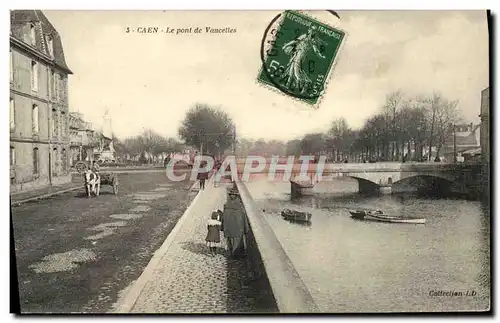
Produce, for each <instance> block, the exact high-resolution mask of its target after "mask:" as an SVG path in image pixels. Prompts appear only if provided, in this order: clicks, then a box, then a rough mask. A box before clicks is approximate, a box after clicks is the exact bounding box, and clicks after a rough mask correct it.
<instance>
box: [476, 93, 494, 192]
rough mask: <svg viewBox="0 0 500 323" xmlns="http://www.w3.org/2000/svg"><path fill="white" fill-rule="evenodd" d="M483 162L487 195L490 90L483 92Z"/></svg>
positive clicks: (489, 158) (488, 179)
mask: <svg viewBox="0 0 500 323" xmlns="http://www.w3.org/2000/svg"><path fill="white" fill-rule="evenodd" d="M479 117H480V118H481V161H482V164H483V183H484V185H485V187H484V192H485V193H486V194H485V195H488V196H489V191H490V186H489V185H490V184H489V183H490V160H491V155H490V88H489V87H487V88H486V89H484V90H483V91H482V92H481V114H480V115H479Z"/></svg>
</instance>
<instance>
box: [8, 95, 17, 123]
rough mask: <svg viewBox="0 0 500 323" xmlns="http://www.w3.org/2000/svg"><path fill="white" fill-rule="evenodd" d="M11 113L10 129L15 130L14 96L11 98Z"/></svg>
mask: <svg viewBox="0 0 500 323" xmlns="http://www.w3.org/2000/svg"><path fill="white" fill-rule="evenodd" d="M9 115H10V130H14V129H15V128H16V108H15V106H14V98H10V106H9Z"/></svg>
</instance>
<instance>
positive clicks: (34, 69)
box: [31, 61, 38, 91]
mask: <svg viewBox="0 0 500 323" xmlns="http://www.w3.org/2000/svg"><path fill="white" fill-rule="evenodd" d="M31 89H32V90H33V91H38V63H37V62H35V61H31Z"/></svg>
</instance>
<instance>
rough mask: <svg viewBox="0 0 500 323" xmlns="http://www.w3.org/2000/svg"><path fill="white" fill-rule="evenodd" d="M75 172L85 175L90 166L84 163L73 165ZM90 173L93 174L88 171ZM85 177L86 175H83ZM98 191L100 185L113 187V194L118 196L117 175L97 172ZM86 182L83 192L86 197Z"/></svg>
mask: <svg viewBox="0 0 500 323" xmlns="http://www.w3.org/2000/svg"><path fill="white" fill-rule="evenodd" d="M75 168H76V170H77V171H78V173H80V174H85V173H86V172H87V171H89V170H90V166H89V165H88V164H87V163H86V162H78V163H76V165H75ZM90 173H93V172H92V170H90ZM85 176H86V175H85ZM99 177H100V181H99V188H98V189H99V191H100V188H101V186H102V185H109V186H112V187H113V194H114V195H118V185H119V182H118V174H116V173H110V172H99ZM87 183H88V182H87V180H85V191H86V193H87V195H88V194H89V188H88V186H87Z"/></svg>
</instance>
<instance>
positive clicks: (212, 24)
mask: <svg viewBox="0 0 500 323" xmlns="http://www.w3.org/2000/svg"><path fill="white" fill-rule="evenodd" d="M490 21H491V16H490V13H489V12H488V11H485V10H477V11H472V10H471V11H451V10H449V11H370V10H364V11H359V10H358V11H356V10H350V11H349V10H343V11H332V10H281V11H279V10H278V11H266V10H262V11H168V10H158V11H139V10H138V11H118V10H117V11H78V10H73V11H71V10H11V11H10V35H9V40H10V41H9V44H10V46H9V47H10V48H9V55H10V56H9V60H10V69H9V94H10V97H9V102H10V104H9V119H8V120H9V129H10V154H9V156H10V165H9V170H10V173H9V174H10V204H11V223H12V231H11V232H12V234H11V241H12V244H11V253H12V258H11V268H15V270H12V271H11V282H12V283H11V289H12V290H11V295H13V297H12V299H11V312H15V313H139V314H177V313H195V314H197V313H198V314H199V313H204V314H210V313H212V314H213V313H249V314H250V313H267V314H280V313H302V314H309V313H331V314H339V313H350V314H357V313H368V314H369V313H422V312H424V313H443V312H453V313H464V312H482V313H491V309H492V302H491V300H492V283H491V281H492V277H491V274H490V272H491V221H490V218H491V216H492V214H491V211H490V183H491V175H490V162H491V156H492V155H491V150H490V133H491V132H490V122H491V121H490V110H491V108H490V102H491V100H490V80H489V69H490V57H489V47H490V46H491V44H490V43H489V33H490V30H491V29H490V28H492V27H491V25H490Z"/></svg>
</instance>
